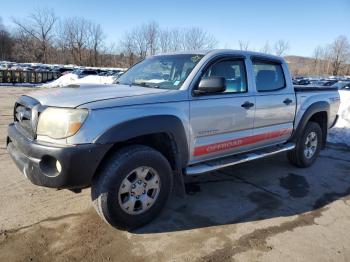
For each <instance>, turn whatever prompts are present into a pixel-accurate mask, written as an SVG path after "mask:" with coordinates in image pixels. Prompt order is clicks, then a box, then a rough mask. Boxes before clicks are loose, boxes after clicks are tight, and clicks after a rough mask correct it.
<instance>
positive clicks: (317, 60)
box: [310, 46, 324, 75]
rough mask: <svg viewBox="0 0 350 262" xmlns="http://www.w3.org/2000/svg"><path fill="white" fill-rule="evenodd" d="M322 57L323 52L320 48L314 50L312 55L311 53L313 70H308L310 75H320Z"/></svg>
mask: <svg viewBox="0 0 350 262" xmlns="http://www.w3.org/2000/svg"><path fill="white" fill-rule="evenodd" d="M323 55H324V50H323V48H322V47H321V46H318V47H316V48H315V50H314V53H313V59H314V61H313V65H312V66H313V68H312V69H311V70H310V73H313V74H316V75H319V74H320V69H321V68H320V67H321V63H322V57H323Z"/></svg>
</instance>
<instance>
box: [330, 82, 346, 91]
mask: <svg viewBox="0 0 350 262" xmlns="http://www.w3.org/2000/svg"><path fill="white" fill-rule="evenodd" d="M332 87H335V88H338V89H339V90H350V81H339V82H337V83H335V84H333V85H332Z"/></svg>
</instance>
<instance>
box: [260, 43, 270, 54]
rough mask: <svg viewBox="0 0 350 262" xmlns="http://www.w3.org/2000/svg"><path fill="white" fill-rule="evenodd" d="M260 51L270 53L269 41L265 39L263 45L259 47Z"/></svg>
mask: <svg viewBox="0 0 350 262" xmlns="http://www.w3.org/2000/svg"><path fill="white" fill-rule="evenodd" d="M260 52H262V53H265V54H271V47H270V44H269V42H268V41H267V42H266V43H265V45H264V46H263V47H262V48H261V49H260Z"/></svg>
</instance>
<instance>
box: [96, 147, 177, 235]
mask: <svg viewBox="0 0 350 262" xmlns="http://www.w3.org/2000/svg"><path fill="white" fill-rule="evenodd" d="M140 177H142V178H140ZM147 179H148V180H147ZM140 181H142V182H141V183H140ZM172 186H173V175H172V170H171V167H170V164H169V162H168V161H167V159H166V158H165V157H164V156H163V155H162V154H161V153H160V152H158V151H156V150H154V149H152V148H150V147H147V146H142V145H132V146H127V147H124V148H122V149H120V150H118V151H117V152H116V153H114V154H113V155H111V156H110V157H109V158H108V160H106V162H105V163H104V164H103V165H102V167H101V168H100V169H99V171H98V173H97V174H96V176H95V177H94V179H93V181H92V186H91V198H92V201H93V204H94V207H95V209H96V211H97V213H98V214H99V215H100V216H101V218H103V219H104V220H105V221H106V222H107V223H108V224H110V225H111V226H113V227H115V228H120V229H127V230H129V229H133V228H137V227H140V226H142V225H145V224H147V223H148V222H150V221H151V220H152V219H153V218H154V217H155V216H157V215H158V213H160V211H161V209H162V208H163V207H164V205H165V203H166V202H167V200H168V198H169V196H170V192H171V191H172ZM145 192H146V193H145ZM138 197H139V198H138ZM136 198H137V199H136Z"/></svg>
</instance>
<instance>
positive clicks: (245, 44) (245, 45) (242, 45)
mask: <svg viewBox="0 0 350 262" xmlns="http://www.w3.org/2000/svg"><path fill="white" fill-rule="evenodd" d="M238 44H239V49H240V50H243V51H247V50H248V49H249V42H248V41H243V40H239V41H238Z"/></svg>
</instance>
